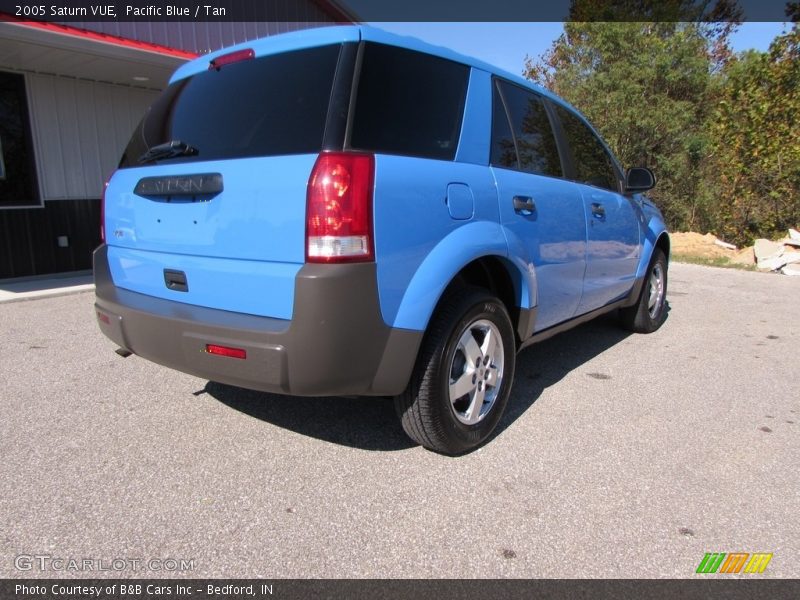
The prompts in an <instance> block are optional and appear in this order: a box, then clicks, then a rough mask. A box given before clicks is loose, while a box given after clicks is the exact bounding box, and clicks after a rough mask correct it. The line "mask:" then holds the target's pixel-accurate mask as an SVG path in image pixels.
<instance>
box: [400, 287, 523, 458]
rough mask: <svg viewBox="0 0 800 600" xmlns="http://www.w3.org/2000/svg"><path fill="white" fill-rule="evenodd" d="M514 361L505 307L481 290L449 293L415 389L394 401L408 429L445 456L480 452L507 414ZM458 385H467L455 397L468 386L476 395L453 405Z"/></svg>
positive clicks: (419, 361) (423, 355)
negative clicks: (453, 396) (452, 384)
mask: <svg viewBox="0 0 800 600" xmlns="http://www.w3.org/2000/svg"><path fill="white" fill-rule="evenodd" d="M487 336H488V337H487ZM495 340H496V341H495ZM475 344H476V345H477V348H476V346H475ZM467 348H469V349H470V350H471V351H472V352H468V351H467ZM484 349H485V350H486V352H485V353H484ZM499 350H502V351H499ZM467 354H478V356H469V357H467ZM478 359H481V360H478ZM515 362H516V343H515V339H514V329H513V327H512V325H511V319H510V318H509V316H508V311H507V310H506V308H505V306H504V305H503V303H502V302H500V301H499V300H498V299H497V298H495V297H494V296H492V295H491V294H489V293H487V292H486V291H484V290H482V289H480V288H472V287H465V288H459V289H457V290H454V291H452V292H448V293H447V295H446V296H445V297H444V299H443V301H442V302H441V303H440V307H439V308H438V310H437V312H436V313H435V314H434V316H433V318H432V319H431V323H430V326H429V327H428V331H427V332H426V334H425V338H424V340H423V342H422V348H421V350H420V354H419V357H418V358H417V363H416V365H415V367H414V371H413V374H412V376H411V381H410V382H409V385H408V388H406V391H405V392H404V393H403V394H401V395H400V396H397V397H396V398H395V403H394V404H395V409H396V410H397V414H398V416H399V417H400V420H401V422H402V424H403V429H404V430H405V432H406V433H407V434H408V436H409V437H410V438H411V439H413V440H414V441H415V442H417V443H419V444H421V445H422V446H424V447H425V448H428V449H429V450H433V451H435V452H440V453H442V454H448V455H456V454H462V453H464V452H467V451H469V450H472V449H474V448H476V447H477V446H479V445H480V444H481V443H483V442H484V441H485V440H486V439H487V438H488V437H489V435H490V434H491V433H492V431H493V430H494V428H495V427H496V426H497V423H498V421H499V420H500V418H501V417H502V415H503V411H504V410H505V407H506V404H507V403H508V396H509V394H510V392H511V386H512V383H513V380H514V366H515ZM481 378H482V379H481ZM454 382H456V383H458V382H460V384H461V385H460V386H455V385H454V386H453V392H454V394H456V393H458V391H460V390H462V389H464V386H472V391H471V392H466V393H465V394H464V395H463V396H460V397H459V398H458V399H457V400H456V401H454V402H451V397H450V392H451V388H450V386H451V383H454ZM492 382H494V385H492Z"/></svg>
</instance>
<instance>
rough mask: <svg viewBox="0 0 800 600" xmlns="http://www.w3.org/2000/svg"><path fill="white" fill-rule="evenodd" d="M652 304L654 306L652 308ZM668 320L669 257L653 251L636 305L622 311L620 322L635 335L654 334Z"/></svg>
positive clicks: (660, 251) (659, 250)
mask: <svg viewBox="0 0 800 600" xmlns="http://www.w3.org/2000/svg"><path fill="white" fill-rule="evenodd" d="M651 303H652V306H651ZM666 318H667V257H666V256H665V255H664V252H663V251H662V250H661V249H660V248H656V249H655V250H654V251H653V258H651V259H650V266H649V267H647V274H646V275H645V278H644V285H642V291H641V292H640V293H639V298H638V300H637V301H636V304H634V305H633V306H630V307H628V308H623V309H622V310H620V320H621V321H622V325H623V326H624V327H625V328H626V329H630V330H631V331H633V332H635V333H653V332H654V331H655V330H656V329H658V328H659V327H661V325H662V324H663V323H664V321H665V320H666Z"/></svg>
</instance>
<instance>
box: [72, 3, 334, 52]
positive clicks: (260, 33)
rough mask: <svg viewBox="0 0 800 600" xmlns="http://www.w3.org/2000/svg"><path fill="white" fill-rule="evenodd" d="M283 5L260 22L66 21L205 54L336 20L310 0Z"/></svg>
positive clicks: (79, 25) (74, 25) (328, 23)
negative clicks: (271, 19) (270, 17)
mask: <svg viewBox="0 0 800 600" xmlns="http://www.w3.org/2000/svg"><path fill="white" fill-rule="evenodd" d="M281 5H282V6H280V7H276V8H280V13H278V12H276V14H275V19H274V20H273V21H269V22H258V23H233V22H231V23H226V22H191V23H181V22H161V23H148V22H133V23H131V22H118V21H113V22H96V23H95V22H70V23H64V24H65V25H70V26H72V27H79V28H81V29H88V30H90V31H95V32H97V33H105V34H108V35H116V36H119V37H124V38H128V39H132V40H139V41H141V42H148V43H151V44H160V45H162V46H169V47H170V48H179V49H181V50H187V51H189V52H194V53H196V54H205V53H207V52H211V51H213V50H219V49H220V48H224V47H226V46H232V45H233V44H238V43H239V42H244V41H247V40H253V39H257V38H262V37H266V36H269V35H276V34H278V33H286V32H288V31H296V30H298V29H306V28H308V27H313V26H315V25H320V26H322V25H326V24H327V25H333V24H334V23H333V21H332V19H331V17H330V16H328V15H327V14H326V13H324V12H323V11H322V10H320V9H319V8H318V7H317V6H316V5H314V4H311V3H310V2H308V1H307V0H286V1H285V2H282V3H281ZM290 19H291V21H290Z"/></svg>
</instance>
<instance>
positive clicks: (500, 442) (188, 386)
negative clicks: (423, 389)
mask: <svg viewBox="0 0 800 600" xmlns="http://www.w3.org/2000/svg"><path fill="white" fill-rule="evenodd" d="M670 278H671V279H670V287H669V293H668V299H669V304H670V313H669V317H668V319H667V322H666V323H665V325H664V327H663V328H662V329H661V330H660V331H658V332H656V333H655V334H652V335H650V336H641V335H629V334H627V333H626V332H623V331H621V330H620V329H619V328H617V327H616V325H615V322H614V319H612V318H604V319H601V320H599V321H596V322H593V323H589V324H587V325H585V326H582V327H580V328H578V329H576V330H573V331H571V332H567V333H565V334H562V335H560V336H557V337H555V338H552V339H550V340H548V341H545V342H543V343H541V344H539V345H537V346H534V347H532V348H530V349H528V350H526V351H524V352H523V353H522V354H521V355H520V356H519V359H518V366H517V376H516V381H515V387H514V390H513V392H512V396H511V401H510V404H509V410H508V414H507V415H506V416H505V418H504V419H503V421H502V422H501V425H500V427H499V428H498V431H497V433H496V436H495V437H494V438H493V439H492V440H491V441H490V442H489V443H488V444H487V445H486V446H484V447H482V448H481V449H479V450H478V451H476V452H473V453H471V454H468V455H466V456H462V457H459V458H448V457H444V456H439V455H437V454H434V453H431V452H428V451H426V450H423V449H422V448H419V447H415V446H412V445H411V444H410V442H409V441H408V440H407V438H406V437H405V436H404V434H403V432H402V430H401V428H400V425H399V423H398V421H397V419H396V417H395V414H394V409H393V407H392V403H391V401H390V400H385V399H375V398H363V399H348V398H290V397H281V396H274V395H269V394H263V393H256V392H250V391H245V390H240V389H236V388H232V387H227V386H223V385H219V384H214V383H209V382H207V381H204V380H201V379H198V378H195V377H191V376H188V375H183V374H180V373H176V372H173V371H170V370H167V369H165V368H162V367H159V366H157V365H153V364H150V363H147V362H145V361H144V360H142V359H140V358H138V357H135V356H132V357H130V358H127V359H123V358H121V357H119V356H117V355H116V354H114V352H113V350H114V347H113V345H112V344H111V343H110V342H109V341H108V340H106V339H105V338H104V337H103V336H102V335H101V334H100V332H99V330H98V328H97V326H96V324H95V322H94V314H93V310H92V303H93V295H92V294H91V293H82V294H78V295H72V296H63V297H57V298H45V299H39V300H32V301H26V302H16V303H11V304H3V305H0V333H1V334H2V335H0V379H2V381H3V384H2V387H1V388H0V390H2V391H1V392H0V457H2V460H0V522H1V523H2V524H3V525H2V527H0V576H1V577H21V576H22V577H48V576H49V577H53V576H69V577H83V576H98V575H99V576H104V575H108V576H116V577H119V576H123V577H133V576H137V577H147V576H159V577H163V576H167V577H171V576H181V577H183V576H191V577H219V576H229V577H266V578H284V577H287V578H288V577H454V578H462V577H463V578H473V577H479V578H484V577H603V578H616V577H693V576H695V575H694V571H695V569H696V568H697V566H698V564H699V563H700V561H701V559H702V558H703V556H704V554H705V553H707V552H750V553H753V552H771V553H773V555H774V556H773V558H772V561H771V562H770V563H769V565H768V567H767V569H766V571H765V572H764V573H763V575H762V576H764V577H773V578H774V577H796V576H797V575H798V564H800V563H799V562H798V561H799V560H800V521H798V518H797V509H798V506H800V443H798V442H800V395H799V394H798V387H799V386H798V384H797V381H798V379H800V369H798V364H800V363H798V357H800V352H799V350H800V308H798V307H799V306H800V303H799V302H798V300H800V279H795V278H790V277H782V276H777V275H765V274H760V273H752V272H742V271H732V270H723V269H713V268H708V267H700V266H693V265H682V264H675V265H672V267H671V269H670ZM308 368H309V369H313V368H314V365H308ZM34 555H37V556H49V557H50V559H49V560H50V561H51V562H50V563H48V564H49V567H47V568H46V570H41V569H40V565H41V563H42V562H43V561H41V560H39V562H36V560H32V561H31V562H29V563H25V562H24V561H23V563H20V562H19V557H20V556H34ZM73 558H74V559H80V560H83V559H91V560H93V561H95V562H94V563H93V564H94V566H95V570H94V571H93V572H91V573H89V572H85V571H80V570H69V571H63V570H62V571H53V570H52V569H53V566H52V565H53V563H52V561H53V560H54V559H73ZM167 559H172V560H174V561H177V565H178V567H176V568H175V569H173V568H172V565H173V564H174V563H171V562H170V563H166V560H167ZM115 560H116V561H120V560H122V561H127V562H126V563H125V567H124V568H123V569H121V570H116V566H115V567H113V568H112V570H111V571H104V572H98V571H97V567H98V565H99V564H100V563H99V562H98V561H105V564H106V565H110V564H112V561H115ZM134 560H139V561H141V562H139V563H137V567H136V568H134V566H133V565H134V563H133V562H131V561H134ZM154 561H155V562H154ZM180 561H185V563H184V567H185V568H184V569H181V568H180V565H181V562H180ZM44 562H46V561H44ZM165 563H166V564H165ZM26 564H30V565H31V567H30V570H26V571H20V570H18V568H19V567H20V565H22V566H23V567H24V566H25V565H26ZM122 564H123V563H121V562H117V563H116V565H122ZM148 565H149V566H148ZM156 571H157V572H156ZM742 576H744V577H752V575H746V576H745V575H742ZM704 577H708V576H707V575H706V576H704Z"/></svg>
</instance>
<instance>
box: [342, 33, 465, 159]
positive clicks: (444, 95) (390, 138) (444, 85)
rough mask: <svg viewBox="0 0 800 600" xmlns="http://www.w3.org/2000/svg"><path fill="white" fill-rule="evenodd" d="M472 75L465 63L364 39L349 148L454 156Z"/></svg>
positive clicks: (418, 154) (440, 156) (428, 156)
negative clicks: (365, 41) (468, 83)
mask: <svg viewBox="0 0 800 600" xmlns="http://www.w3.org/2000/svg"><path fill="white" fill-rule="evenodd" d="M468 79H469V67H466V66H465V65H462V64H459V63H455V62H452V61H449V60H445V59H443V58H438V57H435V56H430V55H428V54H421V53H419V52H414V51H413V50H406V49H404V48H396V47H393V46H384V45H382V44H373V43H367V44H365V47H364V57H363V62H362V65H361V75H360V77H359V83H358V92H357V95H356V102H355V113H354V115H353V129H352V134H351V138H350V147H351V148H353V149H359V150H369V151H372V152H381V153H386V154H404V155H408V156H422V157H426V158H438V159H443V160H453V158H455V154H456V148H457V146H458V139H459V135H460V133H461V119H462V116H463V113H464V100H465V98H466V94H467V81H468Z"/></svg>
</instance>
